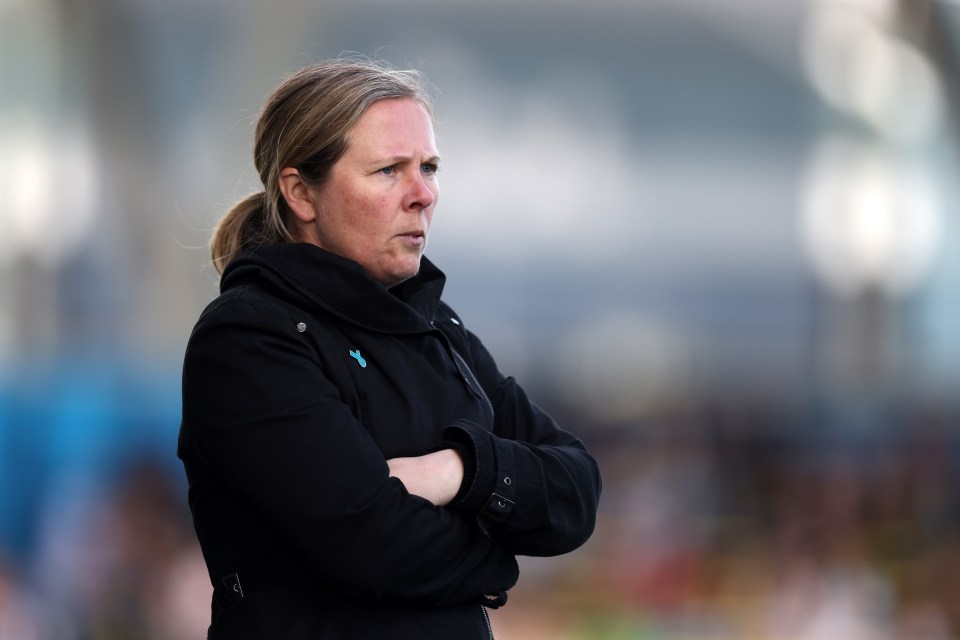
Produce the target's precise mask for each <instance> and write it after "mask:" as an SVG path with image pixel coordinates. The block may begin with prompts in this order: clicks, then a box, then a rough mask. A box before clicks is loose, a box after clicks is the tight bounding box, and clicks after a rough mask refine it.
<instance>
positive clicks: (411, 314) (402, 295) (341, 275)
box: [220, 243, 446, 333]
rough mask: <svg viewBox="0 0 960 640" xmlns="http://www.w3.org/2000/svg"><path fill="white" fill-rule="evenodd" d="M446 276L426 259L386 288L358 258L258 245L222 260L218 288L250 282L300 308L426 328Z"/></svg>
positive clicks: (396, 329) (384, 325)
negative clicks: (224, 265)
mask: <svg viewBox="0 0 960 640" xmlns="http://www.w3.org/2000/svg"><path fill="white" fill-rule="evenodd" d="M445 282H446V276H444V274H443V272H442V271H440V270H439V269H438V268H437V267H435V266H434V265H433V263H432V262H430V261H429V260H427V259H426V258H421V260H420V272H419V273H418V274H417V275H416V276H414V277H413V278H410V279H409V280H406V281H404V282H401V283H400V284H398V285H396V286H394V287H391V288H389V289H387V288H386V287H385V286H383V285H382V284H380V283H379V282H377V281H376V280H373V279H372V278H370V277H369V276H368V275H367V273H366V272H365V271H364V270H363V267H361V266H360V265H359V264H358V263H356V262H354V261H353V260H349V259H347V258H343V257H341V256H338V255H335V254H333V253H330V252H329V251H325V250H323V249H321V248H319V247H317V246H315V245H312V244H303V243H289V244H274V245H260V246H258V247H254V248H252V249H249V250H246V251H244V252H242V253H241V254H240V255H238V256H237V257H236V258H235V259H234V260H232V261H231V262H230V264H229V265H227V268H226V269H225V270H224V272H223V278H222V280H221V282H220V290H221V292H226V291H228V290H230V289H233V288H235V287H239V286H245V285H255V286H258V287H260V288H263V289H265V290H267V291H269V292H270V293H273V294H275V295H277V296H278V297H280V298H283V299H285V300H288V301H289V302H291V303H293V304H296V305H298V306H302V307H304V308H305V309H309V308H310V307H319V308H321V309H323V310H325V311H328V312H330V313H332V314H334V315H336V316H339V317H340V318H342V319H344V320H347V321H348V322H351V323H353V324H357V325H360V326H363V327H366V328H368V329H374V330H377V331H384V332H387V333H419V332H423V331H429V330H430V328H431V327H430V323H431V322H432V321H433V317H434V315H435V314H436V310H437V305H438V304H439V302H440V294H441V293H442V292H443V285H444V283H445Z"/></svg>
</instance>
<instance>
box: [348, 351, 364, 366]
mask: <svg viewBox="0 0 960 640" xmlns="http://www.w3.org/2000/svg"><path fill="white" fill-rule="evenodd" d="M350 357H351V358H353V359H354V360H356V361H357V362H359V363H360V366H361V367H363V368H364V369H366V368H367V361H366V360H364V359H363V356H361V355H360V349H357V350H356V351H351V352H350Z"/></svg>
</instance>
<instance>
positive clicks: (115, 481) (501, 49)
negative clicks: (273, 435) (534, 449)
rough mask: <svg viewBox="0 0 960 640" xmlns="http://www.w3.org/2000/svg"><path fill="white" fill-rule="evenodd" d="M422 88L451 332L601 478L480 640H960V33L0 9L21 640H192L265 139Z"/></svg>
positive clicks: (825, 24) (0, 594)
mask: <svg viewBox="0 0 960 640" xmlns="http://www.w3.org/2000/svg"><path fill="white" fill-rule="evenodd" d="M345 52H356V53H361V54H366V55H369V56H373V57H377V58H380V59H382V60H385V61H388V62H390V63H392V64H394V65H397V66H401V67H415V68H418V69H421V70H422V71H424V72H425V73H426V74H427V76H428V77H429V78H430V80H431V81H432V82H433V84H435V85H436V111H437V114H438V123H437V133H438V144H439V147H440V150H441V153H442V154H443V156H444V167H443V170H442V173H441V176H440V179H441V184H442V192H443V197H442V199H441V204H440V206H439V209H438V215H437V217H436V219H435V223H434V229H433V233H432V235H431V243H430V247H429V249H428V251H427V253H428V255H429V256H430V257H431V258H432V259H433V260H434V261H435V262H436V263H438V264H439V265H440V266H441V267H442V268H443V269H444V270H445V271H446V272H447V274H448V278H449V280H448V289H447V299H448V301H449V302H450V303H451V304H452V305H453V306H454V307H455V308H457V310H458V311H459V313H460V314H461V316H462V317H463V318H464V319H465V320H466V322H467V324H468V325H469V326H470V327H471V328H472V329H473V330H474V331H476V332H477V333H478V334H479V335H480V336H481V337H483V338H484V340H485V341H486V343H487V344H488V346H489V347H490V349H491V351H492V352H493V353H494V355H495V356H497V358H498V360H499V362H500V364H501V368H502V369H503V370H504V371H506V372H508V373H512V374H514V375H515V376H516V377H518V378H519V379H520V381H521V382H522V383H523V384H524V386H526V387H527V388H528V390H529V391H530V392H531V394H532V395H533V397H534V398H536V399H537V401H538V402H539V403H540V404H541V405H543V406H544V407H545V408H546V409H547V410H549V411H550V412H551V413H553V414H554V415H555V416H556V417H557V418H558V419H559V420H560V421H561V423H562V424H564V425H565V426H567V427H568V428H569V429H571V430H573V431H575V432H577V433H578V434H580V435H581V436H582V438H583V439H584V440H585V441H586V443H587V444H588V446H589V447H590V448H591V450H592V451H593V452H594V453H595V454H596V456H597V457H598V459H599V460H600V462H601V467H602V470H603V474H604V480H605V486H604V494H603V498H602V506H601V513H600V519H599V522H598V526H597V530H596V533H595V535H594V537H593V538H592V539H591V540H590V541H589V542H588V543H587V544H586V545H585V546H584V547H583V548H582V549H580V550H578V551H576V552H575V553H573V554H570V555H568V556H565V557H562V558H557V559H550V560H533V559H522V563H521V568H522V577H521V581H520V584H519V586H518V587H517V588H516V589H514V591H513V592H512V595H511V597H510V604H509V605H508V606H507V607H505V608H504V609H501V610H498V611H496V612H493V616H492V617H493V622H494V625H495V628H496V630H497V634H498V635H497V637H498V638H506V639H512V640H531V639H533V640H535V639H540V638H544V639H557V640H566V639H588V638H597V639H609V640H620V639H628V638H629V639H634V638H637V639H641V638H642V639H655V638H664V639H675V638H711V639H733V638H758V639H765V638H771V639H803V640H807V639H830V640H837V639H840V638H843V639H847V640H850V639H871V640H874V639H876V640H885V639H899V638H912V639H925V640H931V639H945V638H958V637H960V600H958V598H957V596H956V594H957V593H960V491H958V481H960V464H958V463H960V397H958V394H957V390H958V385H957V382H958V381H960V209H958V204H960V194H958V190H957V182H958V181H957V175H958V169H960V167H958V153H957V152H958V141H960V138H958V124H960V120H958V118H960V102H958V100H960V93H958V86H957V80H958V78H960V76H958V65H960V4H957V3H954V2H950V1H948V0H939V1H934V0H846V1H839V0H834V1H828V0H781V1H779V2H762V1H761V0H671V1H670V2H655V1H652V0H629V1H628V0H595V1H594V2H590V3H573V2H563V1H560V2H546V1H536V0H531V1H529V2H525V3H512V2H506V1H503V0H492V1H490V2H485V3H482V5H481V3H444V2H440V1H439V0H407V1H405V2H387V1H386V0H354V1H353V2H351V3H350V4H349V6H347V5H346V3H343V5H342V6H328V3H323V2H321V3H317V2H307V1H306V0H290V1H286V2H283V3H263V2H255V1H253V0H208V1H207V2H202V3H199V2H190V1H187V0H166V1H164V2H160V1H159V0H86V1H85V2H83V3H80V2H69V1H67V0H0V638H2V640H47V639H56V640H120V639H126V638H137V639H149V640H153V639H157V640H160V639H170V640H179V639H188V638H192V639H199V638H203V637H204V634H205V629H206V625H207V623H208V617H209V591H210V586H209V582H208V579H207V576H206V573H205V569H204V567H203V563H202V559H201V557H200V555H199V550H198V546H197V544H196V541H195V538H194V536H193V531H192V528H191V524H190V520H189V514H188V512H187V509H186V501H185V481H184V478H183V477H182V470H181V467H180V464H179V461H178V460H177V459H176V457H175V449H176V438H177V431H178V427H179V411H180V395H179V394H180V389H179V384H180V380H179V375H180V364H181V358H182V353H183V348H184V345H185V343H186V340H187V337H188V335H189V332H190V330H191V327H192V325H193V323H194V321H195V320H196V318H197V316H198V314H199V312H200V310H201V309H202V308H203V307H204V305H205V304H206V303H207V302H208V301H209V300H211V299H212V298H213V297H214V296H215V295H216V293H217V277H216V273H215V272H214V270H213V269H212V267H211V266H210V264H209V260H208V250H207V245H206V243H207V239H208V237H209V232H210V230H211V229H212V226H213V224H214V222H215V221H216V219H217V217H218V216H219V215H220V214H221V213H222V212H223V211H225V210H226V208H227V207H228V206H229V205H230V204H231V203H232V202H233V201H235V200H237V199H240V198H241V197H243V196H245V195H246V194H247V193H249V192H252V191H255V190H259V189H260V186H259V184H258V178H257V175H256V172H255V171H254V169H253V166H252V161H251V147H252V137H253V123H254V122H255V119H256V117H257V114H258V110H259V108H260V106H261V104H262V103H263V101H264V99H265V98H266V96H267V95H268V94H269V93H270V91H271V90H272V89H273V88H274V87H275V86H276V85H277V84H278V83H279V82H280V81H281V80H282V79H283V78H284V76H285V75H286V74H287V73H289V72H290V71H292V70H293V69H294V68H296V67H298V66H301V65H303V64H306V63H309V62H311V61H313V60H317V59H322V58H328V57H335V56H338V55H340V54H342V53H345Z"/></svg>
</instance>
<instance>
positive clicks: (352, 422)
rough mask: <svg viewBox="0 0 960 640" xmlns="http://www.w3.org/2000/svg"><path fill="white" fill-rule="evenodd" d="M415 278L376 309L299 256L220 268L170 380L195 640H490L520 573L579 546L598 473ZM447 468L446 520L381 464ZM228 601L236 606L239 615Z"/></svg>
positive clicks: (587, 528) (333, 264)
mask: <svg viewBox="0 0 960 640" xmlns="http://www.w3.org/2000/svg"><path fill="white" fill-rule="evenodd" d="M443 284H444V276H443V274H442V273H441V272H440V271H439V270H438V269H436V268H435V267H434V266H433V265H432V264H430V262H429V261H428V260H426V259H424V260H423V263H422V267H421V271H420V274H419V275H417V276H416V277H414V278H411V279H410V280H407V281H406V282H404V283H402V284H400V285H397V286H396V287H393V288H391V289H389V290H388V289H386V288H385V287H383V286H382V285H380V284H379V283H377V282H375V281H374V280H372V279H370V278H369V277H368V276H367V275H366V274H365V273H364V271H363V269H362V268H361V267H360V266H359V265H358V264H356V263H355V262H352V261H350V260H346V259H344V258H340V257H338V256H335V255H333V254H330V253H328V252H326V251H323V250H321V249H319V248H317V247H315V246H313V245H308V244H281V245H273V246H263V247H260V248H258V249H257V250H256V251H253V252H247V253H245V254H243V255H241V256H240V257H238V258H237V259H236V260H234V261H233V262H231V264H230V265H229V266H228V267H227V269H226V271H225V272H224V274H223V279H222V282H221V290H222V293H221V295H220V296H219V297H218V298H217V299H216V300H215V301H213V302H212V303H211V304H210V305H209V306H208V307H207V308H206V309H205V310H204V312H203V314H202V315H201V316H200V319H199V321H198V322H197V325H196V327H195V328H194V331H193V333H192V335H191V336H190V341H189V344H188V346H187V350H186V356H185V360H184V369H183V422H182V425H181V430H180V442H179V450H178V453H179V456H180V457H181V458H182V460H183V463H184V467H185V469H186V473H187V479H188V481H189V503H190V508H191V511H192V513H193V519H194V524H195V527H196V531H197V536H198V538H199V540H200V545H201V548H202V549H203V554H204V558H205V559H206V563H207V568H208V570H209V572H210V577H211V581H212V583H213V586H214V599H213V600H214V601H213V621H212V622H213V624H212V625H211V628H210V631H209V633H210V638H212V639H220V638H229V639H240V638H250V639H254V638H255V639H258V640H261V639H262V640H266V639H270V640H282V639H284V638H290V639H296V640H308V639H314V638H337V639H344V638H369V639H373V638H393V639H396V638H437V639H447V638H458V639H460V638H463V639H466V638H478V639H479V638H488V637H490V632H489V623H488V621H487V619H486V611H485V609H484V608H483V606H482V605H481V603H485V604H487V605H493V606H497V605H498V604H501V603H502V602H503V600H504V599H505V597H506V594H505V591H506V590H507V589H509V588H510V587H511V586H513V584H514V583H515V582H516V580H517V576H518V571H517V564H516V559H515V555H518V554H524V555H542V556H546V555H556V554H561V553H565V552H568V551H571V550H572V549H575V548H576V547H578V546H579V545H581V544H582V543H583V542H584V541H585V540H586V539H587V538H588V537H589V536H590V534H591V533H592V531H593V527H594V521H595V515H596V509H597V503H598V500H599V494H600V475H599V470H598V468H597V464H596V462H595V461H594V459H593V458H592V457H591V456H590V455H589V454H588V453H587V451H586V449H585V448H584V446H583V445H582V444H581V442H580V441H579V440H577V439H576V438H575V437H574V436H573V435H571V434H570V433H568V432H566V431H563V430H561V429H560V428H559V427H558V426H557V425H556V423H555V422H554V421H553V420H552V419H551V418H550V417H549V416H548V415H547V414H546V413H544V412H543V411H542V410H540V409H539V408H537V406H536V405H534V404H533V403H532V402H530V401H529V400H528V399H527V397H526V395H525V394H524V392H523V390H522V389H521V388H520V386H519V385H517V383H516V382H515V381H514V380H513V378H509V377H504V376H503V375H502V374H501V373H500V372H499V371H498V370H497V367H496V364H495V363H494V361H493V359H492V358H491V357H490V354H489V353H488V352H487V351H486V349H485V348H484V347H483V345H482V344H481V343H480V341H479V340H478V339H477V338H476V337H475V336H474V335H473V334H471V333H470V332H469V331H467V330H466V329H465V328H464V326H463V323H462V322H461V320H460V319H459V318H458V317H457V315H456V314H455V313H454V312H453V311H452V310H451V309H450V308H449V307H448V306H447V305H446V304H444V303H443V302H442V301H441V300H440V294H441V291H442V289H443ZM442 447H452V448H455V449H457V450H458V451H459V452H460V453H461V455H462V457H463V458H464V463H465V476H464V485H463V488H462V489H461V491H460V494H458V496H457V498H456V499H455V500H454V502H452V503H451V504H450V505H448V506H447V507H443V508H441V507H435V506H433V505H432V504H431V503H430V502H428V501H427V500H425V499H422V498H420V497H418V496H413V495H410V494H409V493H408V492H407V491H406V489H405V488H404V486H403V484H402V483H401V482H400V481H399V480H398V479H396V478H390V477H389V475H388V469H387V464H386V461H385V460H386V459H387V458H393V457H399V456H418V455H423V454H425V453H428V452H430V451H434V450H437V449H438V448H442ZM241 595H242V597H241Z"/></svg>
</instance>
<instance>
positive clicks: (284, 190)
mask: <svg viewBox="0 0 960 640" xmlns="http://www.w3.org/2000/svg"><path fill="white" fill-rule="evenodd" d="M278 182H279V186H280V193H281V194H283V199H284V200H286V201H287V206H288V207H290V211H291V212H293V215H294V217H295V218H296V219H297V220H298V221H300V222H313V221H314V220H315V219H316V217H317V214H316V211H314V209H313V192H312V191H311V189H310V187H308V186H307V184H306V183H305V182H304V181H303V178H301V177H300V172H299V171H297V170H296V169H294V168H293V167H284V168H283V169H281V170H280V177H279V178H278Z"/></svg>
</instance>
